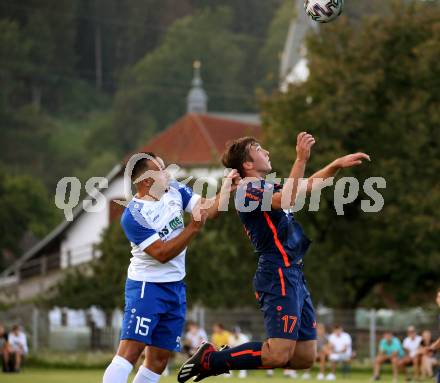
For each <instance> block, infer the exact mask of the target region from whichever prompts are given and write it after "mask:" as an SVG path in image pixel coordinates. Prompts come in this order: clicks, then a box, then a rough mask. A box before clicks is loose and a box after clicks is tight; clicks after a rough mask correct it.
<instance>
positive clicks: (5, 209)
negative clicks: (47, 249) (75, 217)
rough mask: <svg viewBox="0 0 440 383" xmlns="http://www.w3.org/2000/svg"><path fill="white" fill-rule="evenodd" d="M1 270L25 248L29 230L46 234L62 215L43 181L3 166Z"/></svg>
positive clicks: (0, 187)
mask: <svg viewBox="0 0 440 383" xmlns="http://www.w3.org/2000/svg"><path fill="white" fill-rule="evenodd" d="M0 206H1V207H2V209H1V211H0V221H1V224H0V225H1V228H0V252H1V253H0V270H2V269H3V268H5V267H6V266H8V265H9V264H11V263H12V262H13V261H14V258H16V257H18V256H19V255H21V252H22V251H23V248H22V239H23V237H24V236H25V235H26V234H30V235H31V236H33V237H34V238H42V237H43V236H44V235H45V234H47V233H48V231H49V230H50V229H51V228H52V227H53V225H54V224H55V223H56V222H57V219H58V218H59V216H58V214H57V211H56V210H55V207H54V206H53V204H52V203H51V199H50V198H49V195H48V192H47V190H46V188H45V186H44V185H43V184H42V182H41V181H39V180H37V179H35V178H31V177H29V176H12V175H9V174H8V173H6V171H5V170H4V169H0Z"/></svg>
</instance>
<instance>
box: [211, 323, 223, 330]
mask: <svg viewBox="0 0 440 383" xmlns="http://www.w3.org/2000/svg"><path fill="white" fill-rule="evenodd" d="M214 326H217V327H218V328H219V329H221V330H224V329H225V326H223V324H222V323H214Z"/></svg>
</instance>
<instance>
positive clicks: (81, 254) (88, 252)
mask: <svg viewBox="0 0 440 383" xmlns="http://www.w3.org/2000/svg"><path fill="white" fill-rule="evenodd" d="M186 102H187V113H186V114H185V115H184V116H183V117H181V118H180V119H178V120H177V121H176V122H174V123H173V124H171V125H170V126H169V127H168V128H166V129H165V130H164V131H162V132H161V133H159V134H157V135H156V136H154V137H153V138H152V139H151V140H150V141H149V142H148V143H146V145H145V146H144V147H142V148H139V151H142V152H145V151H152V152H154V153H156V154H157V155H159V156H161V157H162V158H164V159H165V160H166V162H167V163H169V164H171V163H174V164H176V165H178V166H179V167H180V171H179V173H178V174H177V177H179V178H180V177H187V176H189V175H191V176H193V177H195V178H205V179H206V180H208V181H209V180H212V179H218V178H221V177H222V176H223V168H222V167H221V166H220V163H219V158H220V155H221V153H222V152H223V150H224V148H225V146H226V143H227V142H228V141H229V140H232V139H235V138H238V137H242V136H246V135H252V136H256V137H258V136H259V135H260V131H261V129H260V121H259V117H258V115H254V114H237V113H233V114H232V113H231V114H229V113H215V112H209V111H208V97H207V95H206V93H205V91H204V89H203V83H202V79H201V76H200V63H197V62H196V63H195V65H194V78H193V80H192V87H191V89H190V91H189V93H188V96H187V100H186ZM123 175H124V163H123V162H121V163H120V164H116V165H115V167H114V168H113V169H112V170H111V171H110V172H109V174H108V175H107V177H106V178H107V180H108V187H107V188H105V189H101V190H100V192H101V193H102V194H103V195H104V197H105V199H106V205H105V208H104V209H103V210H101V211H99V212H93V213H92V212H86V211H84V209H83V208H82V206H83V205H82V203H81V204H80V205H79V206H78V208H77V209H76V210H75V211H74V214H73V220H72V221H64V222H62V223H61V224H60V225H58V226H57V227H56V228H54V230H53V231H52V232H50V233H49V234H48V235H47V236H46V237H45V238H44V239H42V240H41V241H40V242H38V243H37V244H36V245H35V246H34V247H32V248H31V249H30V250H29V251H27V252H26V253H25V254H23V256H22V257H21V258H20V259H18V260H17V261H16V262H15V263H14V264H12V265H11V266H10V267H8V268H7V269H6V270H5V271H3V272H2V273H1V274H0V300H2V301H6V302H14V301H16V302H18V301H24V300H29V299H32V298H35V297H36V296H38V295H39V294H43V293H44V292H46V291H47V290H48V289H49V288H50V287H52V286H53V285H54V284H56V283H57V281H58V280H59V279H60V278H61V277H62V276H63V273H64V272H65V271H66V270H68V269H70V268H71V267H78V266H81V265H87V263H88V262H90V261H91V260H93V259H94V258H96V257H99V256H100V254H99V252H97V251H96V245H97V244H98V243H99V242H100V238H101V234H102V233H103V231H104V230H105V229H106V228H107V227H108V226H109V224H110V222H112V221H113V220H115V219H119V216H120V214H121V211H122V207H121V205H119V204H117V203H115V202H114V200H124V199H125V198H124V177H123ZM129 255H130V249H129V246H128V244H127V257H128V256H129Z"/></svg>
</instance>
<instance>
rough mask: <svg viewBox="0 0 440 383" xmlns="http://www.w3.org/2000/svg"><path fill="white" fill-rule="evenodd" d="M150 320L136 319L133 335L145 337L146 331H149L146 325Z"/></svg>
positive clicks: (138, 317)
mask: <svg viewBox="0 0 440 383" xmlns="http://www.w3.org/2000/svg"><path fill="white" fill-rule="evenodd" d="M150 322H151V319H148V318H145V317H140V316H137V317H136V329H135V330H134V332H135V334H139V335H142V336H147V335H148V331H149V330H150V326H148V324H147V323H150Z"/></svg>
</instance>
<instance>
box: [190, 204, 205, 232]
mask: <svg viewBox="0 0 440 383" xmlns="http://www.w3.org/2000/svg"><path fill="white" fill-rule="evenodd" d="M207 218H208V210H207V209H203V208H202V204H201V203H200V201H199V202H198V203H197V205H196V206H194V209H193V210H192V217H191V223H190V225H191V226H193V228H194V229H196V230H197V231H200V230H202V228H203V226H204V225H205V223H206V220H207Z"/></svg>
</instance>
